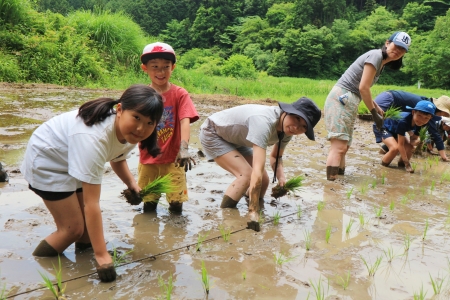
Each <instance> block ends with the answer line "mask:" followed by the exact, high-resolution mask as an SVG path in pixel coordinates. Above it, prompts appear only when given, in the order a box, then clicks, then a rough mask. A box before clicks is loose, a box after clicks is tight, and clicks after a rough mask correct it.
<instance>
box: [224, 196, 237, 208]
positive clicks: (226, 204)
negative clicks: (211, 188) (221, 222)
mask: <svg viewBox="0 0 450 300" xmlns="http://www.w3.org/2000/svg"><path fill="white" fill-rule="evenodd" d="M238 202H239V201H235V200H233V199H231V198H230V197H229V196H227V195H224V196H223V199H222V203H221V204H220V208H236V206H237V204H238Z"/></svg>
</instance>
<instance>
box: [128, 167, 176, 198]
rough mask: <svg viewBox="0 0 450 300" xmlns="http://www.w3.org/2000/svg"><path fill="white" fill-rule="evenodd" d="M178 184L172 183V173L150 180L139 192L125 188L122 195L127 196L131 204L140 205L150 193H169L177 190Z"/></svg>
mask: <svg viewBox="0 0 450 300" xmlns="http://www.w3.org/2000/svg"><path fill="white" fill-rule="evenodd" d="M175 188H176V186H175V185H174V184H173V183H172V174H170V173H169V174H167V175H165V176H163V177H161V176H158V177H157V178H156V179H155V180H153V181H152V182H150V183H149V184H148V185H147V186H146V187H144V188H143V189H142V190H141V191H140V192H139V193H136V192H135V191H134V190H130V189H125V190H123V191H122V196H124V197H125V199H126V200H127V202H128V203H130V204H131V205H139V204H140V203H141V202H142V199H143V198H144V197H145V196H147V195H150V194H156V195H160V194H167V193H171V192H173V191H174V190H175Z"/></svg>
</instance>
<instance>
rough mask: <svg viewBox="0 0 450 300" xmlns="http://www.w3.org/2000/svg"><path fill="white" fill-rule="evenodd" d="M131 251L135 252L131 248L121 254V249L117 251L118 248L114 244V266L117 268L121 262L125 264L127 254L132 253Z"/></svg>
mask: <svg viewBox="0 0 450 300" xmlns="http://www.w3.org/2000/svg"><path fill="white" fill-rule="evenodd" d="M131 252H133V249H131V250H129V251H126V252H125V253H123V254H120V253H119V251H117V248H116V247H114V245H113V255H112V260H113V264H114V267H116V268H117V267H118V266H119V265H121V264H123V263H126V262H127V261H126V260H125V258H126V256H127V255H128V254H130V253H131Z"/></svg>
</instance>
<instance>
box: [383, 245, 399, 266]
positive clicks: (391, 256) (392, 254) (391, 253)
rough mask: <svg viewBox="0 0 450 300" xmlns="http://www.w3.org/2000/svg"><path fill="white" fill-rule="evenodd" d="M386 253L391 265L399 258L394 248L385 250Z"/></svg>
mask: <svg viewBox="0 0 450 300" xmlns="http://www.w3.org/2000/svg"><path fill="white" fill-rule="evenodd" d="M383 252H384V256H386V258H387V260H388V263H391V262H392V260H393V259H394V258H395V257H396V256H397V255H395V252H394V249H393V248H392V246H390V247H387V248H386V250H383Z"/></svg>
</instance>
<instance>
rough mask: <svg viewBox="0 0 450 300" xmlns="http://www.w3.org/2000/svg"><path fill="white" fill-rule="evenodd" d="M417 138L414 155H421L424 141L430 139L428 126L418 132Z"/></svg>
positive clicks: (423, 149) (424, 146) (424, 147)
mask: <svg viewBox="0 0 450 300" xmlns="http://www.w3.org/2000/svg"><path fill="white" fill-rule="evenodd" d="M419 138H420V142H419V145H417V147H416V149H415V150H414V154H418V155H422V152H423V151H425V149H426V147H427V145H426V143H425V141H426V140H428V139H430V134H429V133H428V126H423V127H421V128H420V130H419Z"/></svg>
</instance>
